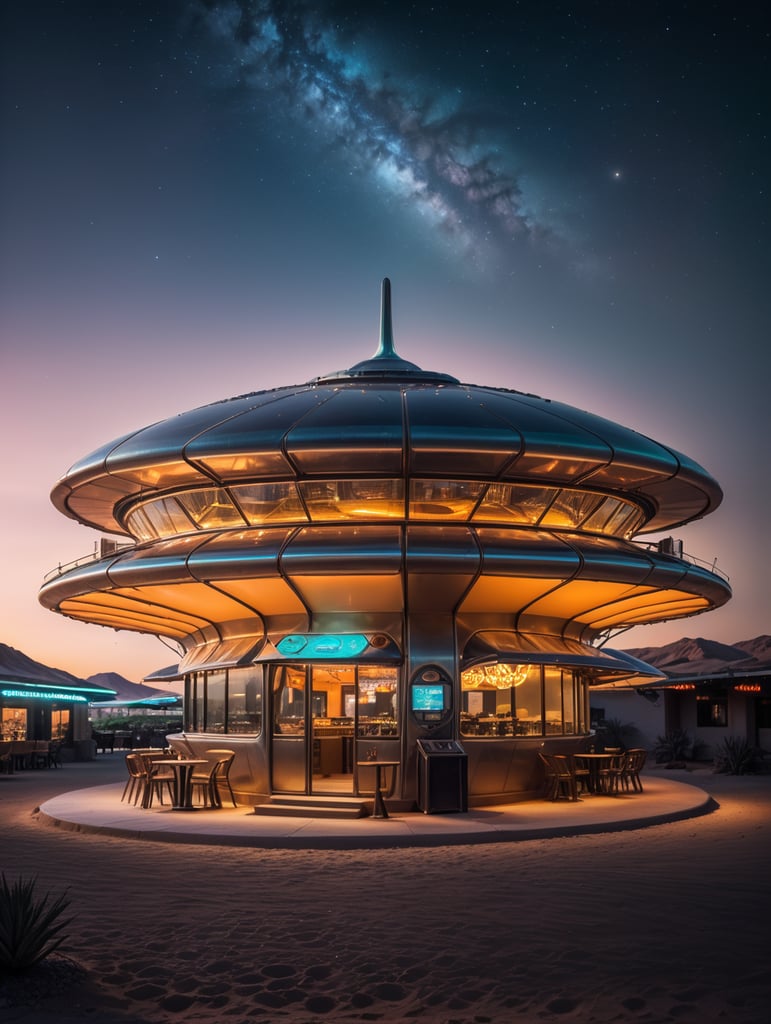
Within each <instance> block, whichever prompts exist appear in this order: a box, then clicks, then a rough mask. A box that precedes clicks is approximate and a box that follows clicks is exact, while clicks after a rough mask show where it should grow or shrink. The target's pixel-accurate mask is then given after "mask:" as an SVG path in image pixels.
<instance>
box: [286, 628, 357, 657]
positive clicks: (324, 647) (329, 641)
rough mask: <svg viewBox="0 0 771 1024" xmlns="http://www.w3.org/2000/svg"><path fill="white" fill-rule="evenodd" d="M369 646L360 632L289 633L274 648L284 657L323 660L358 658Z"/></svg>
mask: <svg viewBox="0 0 771 1024" xmlns="http://www.w3.org/2000/svg"><path fill="white" fill-rule="evenodd" d="M368 646H369V641H368V640H367V638H366V636H364V635H363V634H361V633H323V634H319V635H311V634H308V633H291V634H290V635H289V636H285V637H283V638H282V639H281V640H279V642H278V643H277V644H276V649H277V650H278V652H279V653H280V654H283V656H284V657H285V658H302V659H303V660H304V661H305V660H317V659H318V660H323V659H333V660H339V659H340V658H358V657H359V656H360V655H361V654H363V653H364V651H365V650H366V649H367V647H368Z"/></svg>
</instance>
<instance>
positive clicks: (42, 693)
mask: <svg viewBox="0 0 771 1024" xmlns="http://www.w3.org/2000/svg"><path fill="white" fill-rule="evenodd" d="M0 697H11V698H13V699H14V700H68V701H71V702H72V703H75V704H88V699H87V698H86V697H81V696H80V694H77V693H62V692H61V691H58V692H53V691H47V690H37V691H33V690H0Z"/></svg>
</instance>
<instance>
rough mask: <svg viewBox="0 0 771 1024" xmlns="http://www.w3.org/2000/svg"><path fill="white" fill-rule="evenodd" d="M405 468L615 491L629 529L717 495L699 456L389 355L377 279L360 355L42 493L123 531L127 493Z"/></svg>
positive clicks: (147, 438)
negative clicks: (376, 324) (376, 310)
mask: <svg viewBox="0 0 771 1024" xmlns="http://www.w3.org/2000/svg"><path fill="white" fill-rule="evenodd" d="M405 476H406V477H410V478H414V477H420V478H424V479H425V478H435V479H437V480H473V481H482V482H485V483H489V482H500V483H509V484H510V483H515V484H516V483H527V484H542V485H544V486H550V487H576V488H583V489H591V490H595V491H599V492H603V493H607V494H611V495H618V496H624V497H625V498H626V499H628V500H631V501H633V502H636V503H637V504H638V505H639V506H640V508H641V509H642V510H643V512H644V514H645V522H644V525H643V527H642V529H641V530H640V532H656V531H660V530H667V529H670V528H671V527H673V526H678V525H682V524H683V523H686V522H688V521H690V520H693V519H697V518H699V517H701V516H703V515H706V514H707V513H709V512H711V511H712V510H713V509H715V508H716V507H717V506H718V505H719V503H720V501H721V499H722V492H721V490H720V488H719V486H718V484H717V483H716V482H715V480H713V479H712V477H711V476H710V475H709V474H708V473H707V472H706V471H705V470H704V469H703V468H702V467H701V466H699V465H698V464H697V463H695V462H693V461H692V460H691V459H689V458H687V457H686V456H685V455H682V454H680V453H679V452H676V451H675V450H673V449H672V448H669V447H667V446H665V445H662V444H660V443H658V442H657V441H653V440H652V439H650V438H648V437H645V436H644V435H642V434H639V433H637V432H636V431H633V430H630V429H628V428H626V427H622V426H619V425H618V424H616V423H613V422H611V421H610V420H606V419H603V418H602V417H599V416H595V415H592V414H591V413H588V412H583V411H581V410H578V409H575V408H573V407H571V406H569V405H565V404H562V403H560V402H553V401H550V400H549V399H544V398H539V397H538V396H536V395H531V394H524V393H522V392H519V391H514V390H509V389H505V388H493V387H485V386H481V385H474V384H464V383H461V382H460V381H458V380H456V378H454V377H451V376H449V375H448V374H445V373H436V372H431V371H426V370H422V369H420V367H418V366H416V365H415V364H414V363H411V362H408V361H407V360H404V359H401V358H400V357H399V356H398V355H397V354H396V352H395V349H394V345H393V336H392V327H391V309H390V285H389V283H388V281H387V280H386V281H385V282H384V287H383V297H382V308H381V330H380V344H379V347H378V350H377V351H376V352H375V354H374V355H373V356H372V358H370V359H366V360H364V361H362V362H360V363H357V364H356V365H354V366H352V367H350V368H349V369H347V370H342V371H340V372H337V373H330V374H327V375H325V376H321V377H318V378H316V379H315V380H311V381H309V382H307V383H305V384H299V385H294V386H290V387H284V388H278V389H274V390H268V391H257V392H254V393H252V394H247V395H241V396H238V397H235V398H231V399H228V400H225V401H219V402H214V403H213V404H211V405H206V406H202V407H200V408H198V409H194V410H192V411H190V412H187V413H183V414H181V415H179V416H174V417H172V418H171V419H167V420H163V421H161V422H159V423H156V424H154V425H152V426H149V427H145V428H144V429H141V430H138V431H136V432H135V433H132V434H128V435H126V436H124V437H122V438H119V439H118V440H116V441H113V442H111V443H109V444H107V445H105V446H104V447H102V448H100V449H99V450H97V451H96V452H93V453H92V454H90V455H88V456H86V457H85V458H84V459H81V460H80V461H79V462H77V463H76V464H75V465H74V466H73V467H72V468H71V469H70V470H69V472H68V473H67V474H66V475H65V476H64V477H63V478H62V480H61V481H60V482H59V483H58V484H57V485H56V487H55V488H54V490H53V492H52V496H51V497H52V501H53V503H54V505H55V506H56V507H57V508H58V509H59V510H60V511H61V512H63V513H64V514H65V515H68V516H70V517H71V518H73V519H77V520H79V521H80V522H83V523H86V524H88V525H91V526H94V527H96V528H97V529H99V530H104V531H107V532H115V533H125V532H127V531H126V529H125V526H124V520H123V514H124V513H125V511H126V509H127V508H128V507H129V506H130V505H131V504H132V503H133V502H135V501H137V500H139V499H142V500H144V499H147V498H150V497H152V496H153V495H154V494H161V493H165V492H170V491H174V490H178V489H182V488H186V489H187V488H195V487H202V488H204V487H212V486H227V485H228V484H233V483H235V482H239V483H246V482H252V481H261V482H264V481H281V480H314V479H315V480H330V479H343V478H352V479H356V478H362V477H367V478H393V477H400V478H404V477H405Z"/></svg>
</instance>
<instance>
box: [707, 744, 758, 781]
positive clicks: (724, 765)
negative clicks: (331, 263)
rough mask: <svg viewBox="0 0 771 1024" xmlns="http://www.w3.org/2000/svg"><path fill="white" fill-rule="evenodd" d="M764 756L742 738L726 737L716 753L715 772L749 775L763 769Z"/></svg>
mask: <svg viewBox="0 0 771 1024" xmlns="http://www.w3.org/2000/svg"><path fill="white" fill-rule="evenodd" d="M761 763H762V755H761V752H760V751H759V750H758V749H757V747H753V746H751V745H750V744H749V743H748V742H747V740H746V739H744V738H743V737H742V736H726V737H725V739H724V740H723V742H722V743H721V744H720V746H719V747H718V749H717V750H716V752H715V762H714V766H713V771H715V772H717V773H718V774H721V775H749V774H752V773H753V772H756V771H758V770H759V768H760V767H761Z"/></svg>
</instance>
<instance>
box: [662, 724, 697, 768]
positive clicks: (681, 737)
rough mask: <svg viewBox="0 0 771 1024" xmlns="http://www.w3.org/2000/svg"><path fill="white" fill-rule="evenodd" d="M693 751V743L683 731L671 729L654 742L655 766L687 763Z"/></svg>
mask: <svg viewBox="0 0 771 1024" xmlns="http://www.w3.org/2000/svg"><path fill="white" fill-rule="evenodd" d="M692 751H693V742H692V740H691V737H690V736H689V735H688V733H687V732H686V731H685V729H673V730H672V731H671V732H668V733H667V734H666V735H665V736H659V737H658V738H657V740H656V749H655V755H656V764H671V763H672V762H673V761H687V760H688V758H689V757H690V756H691V754H692Z"/></svg>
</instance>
